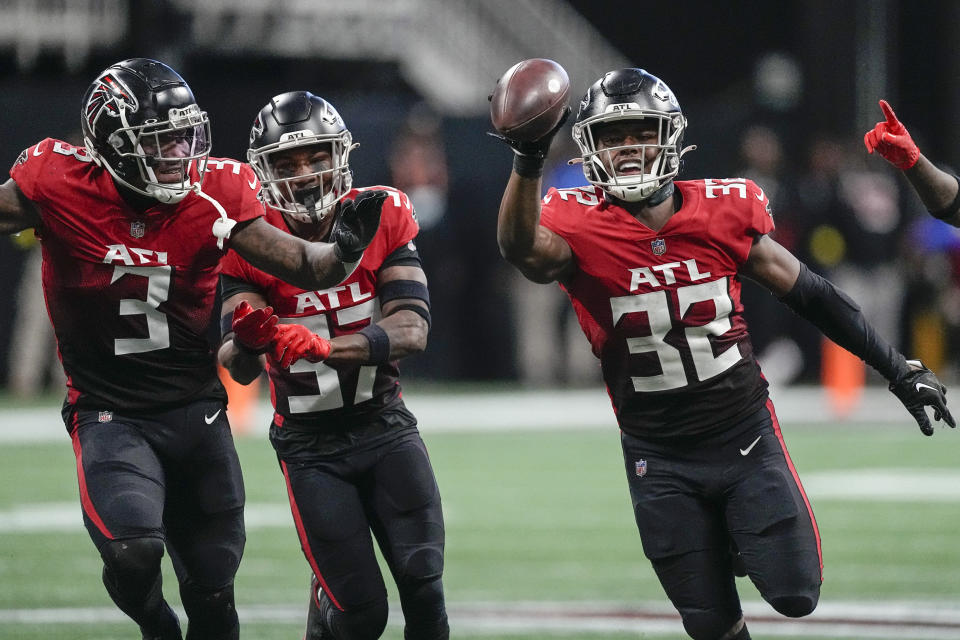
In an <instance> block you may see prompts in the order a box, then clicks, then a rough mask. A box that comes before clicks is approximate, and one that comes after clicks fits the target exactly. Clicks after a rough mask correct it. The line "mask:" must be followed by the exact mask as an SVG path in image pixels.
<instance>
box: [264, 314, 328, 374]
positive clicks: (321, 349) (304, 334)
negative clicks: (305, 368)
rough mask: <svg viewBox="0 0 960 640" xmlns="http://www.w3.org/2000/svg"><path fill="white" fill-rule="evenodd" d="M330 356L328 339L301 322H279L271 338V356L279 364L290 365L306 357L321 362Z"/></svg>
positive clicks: (285, 367)
mask: <svg viewBox="0 0 960 640" xmlns="http://www.w3.org/2000/svg"><path fill="white" fill-rule="evenodd" d="M329 356H330V341H329V340H326V339H325V338H321V337H320V336H318V335H317V334H315V333H313V332H312V331H310V330H309V329H307V328H306V327H305V326H303V325H301V324H281V325H279V326H278V327H277V337H276V338H274V340H273V357H274V358H276V359H277V360H279V361H280V366H281V367H283V368H284V369H289V368H290V365H292V364H293V363H294V362H296V361H297V360H299V359H300V358H306V359H307V360H309V361H310V362H323V361H324V360H326V359H327V358H328V357H329Z"/></svg>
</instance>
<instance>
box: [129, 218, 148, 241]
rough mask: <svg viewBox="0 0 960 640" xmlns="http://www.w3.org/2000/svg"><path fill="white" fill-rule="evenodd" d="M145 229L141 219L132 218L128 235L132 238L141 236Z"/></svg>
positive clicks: (145, 226)
mask: <svg viewBox="0 0 960 640" xmlns="http://www.w3.org/2000/svg"><path fill="white" fill-rule="evenodd" d="M146 230H147V225H146V224H145V223H144V222H143V220H134V221H133V222H131V223H130V235H131V236H133V237H134V238H142V237H143V232H144V231H146Z"/></svg>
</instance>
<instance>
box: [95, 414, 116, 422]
mask: <svg viewBox="0 0 960 640" xmlns="http://www.w3.org/2000/svg"><path fill="white" fill-rule="evenodd" d="M97 420H98V421H100V422H111V421H112V420H113V411H101V412H100V413H99V414H98V415H97Z"/></svg>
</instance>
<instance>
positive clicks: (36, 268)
mask: <svg viewBox="0 0 960 640" xmlns="http://www.w3.org/2000/svg"><path fill="white" fill-rule="evenodd" d="M11 240H12V241H13V242H14V244H15V245H16V246H17V247H18V248H20V249H22V250H23V251H25V252H26V255H25V258H24V265H23V273H22V275H21V276H20V282H19V283H18V285H17V294H16V299H15V301H14V304H13V309H14V313H15V315H14V320H13V327H12V330H11V336H10V351H9V355H8V358H7V365H8V366H7V371H8V386H9V389H10V392H11V393H13V394H14V395H16V396H19V397H22V398H29V397H32V396H35V395H38V394H40V393H41V392H43V391H44V390H45V389H47V388H52V389H57V390H59V389H62V388H63V385H64V378H63V369H62V368H61V367H60V360H59V358H58V357H57V342H56V338H55V337H54V335H53V327H52V326H51V325H50V319H49V318H48V317H47V307H46V303H45V302H44V300H43V287H42V286H41V282H40V280H41V270H40V267H41V262H42V260H41V253H40V243H39V242H38V241H37V238H36V236H35V235H34V234H33V231H32V230H27V231H22V232H21V233H18V234H17V235H15V236H13V237H12V238H11Z"/></svg>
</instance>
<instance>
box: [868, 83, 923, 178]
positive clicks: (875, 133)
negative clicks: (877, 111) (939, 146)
mask: <svg viewBox="0 0 960 640" xmlns="http://www.w3.org/2000/svg"><path fill="white" fill-rule="evenodd" d="M880 108H881V109H882V110H883V115H884V116H885V117H886V121H885V122H878V123H877V126H875V127H874V128H873V129H871V130H870V131H867V133H866V135H864V136H863V143H864V144H865V145H867V151H868V152H870V153H873V152H874V151H876V152H877V153H879V154H880V155H881V156H883V159H884V160H886V161H887V162H889V163H890V164H892V165H893V166H895V167H896V168H898V169H909V168H910V167H912V166H913V165H915V164H917V160H919V159H920V149H918V148H917V145H916V144H915V143H914V142H913V138H911V137H910V133H909V132H908V131H907V128H906V127H905V126H903V123H902V122H900V121H899V120H897V114H895V113H894V112H893V107H891V106H890V105H889V104H887V101H886V100H881V101H880Z"/></svg>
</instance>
